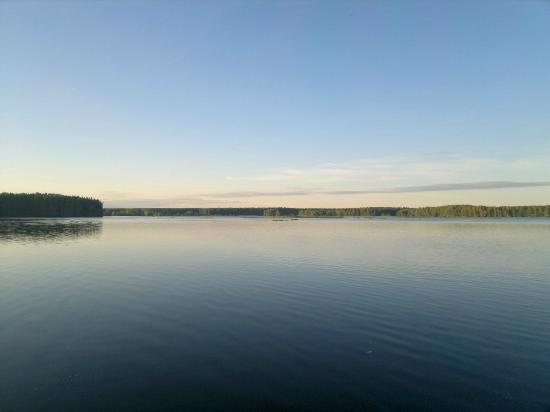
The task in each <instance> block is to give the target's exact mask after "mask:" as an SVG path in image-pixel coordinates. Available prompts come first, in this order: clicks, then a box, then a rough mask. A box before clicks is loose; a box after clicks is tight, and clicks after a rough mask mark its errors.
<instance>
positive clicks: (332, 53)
mask: <svg viewBox="0 0 550 412" xmlns="http://www.w3.org/2000/svg"><path fill="white" fill-rule="evenodd" d="M549 21H550V3H548V2H544V1H532V2H520V1H501V2H475V1H466V2H451V1H423V2H404V1H403V2H400V1H396V2H391V3H390V2H383V1H372V2H370V1H369V2H359V1H342V2H323V1H319V2H313V1H302V2H295V1H280V2H256V1H232V2H222V1H206V2H198V1H188V2H172V1H159V2H142V1H136V2H134V1H132V2H130V1H117V2H55V1H52V2H47V1H46V2H32V1H28V2H10V1H7V2H2V3H0V61H1V63H0V192H3V191H6V192H52V193H63V194H74V195H82V196H93V197H97V198H99V199H101V200H103V201H104V203H105V207H250V206H256V207H267V206H278V207H285V206H286V207H319V208H322V207H327V208H332V207H361V206H409V207H416V206H436V205H448V204H473V205H494V206H501V205H510V206H514V205H542V204H550V162H549V161H548V159H550V116H548V109H550V70H548V67H550V52H549V49H548V39H549V38H550V24H548V22H549Z"/></svg>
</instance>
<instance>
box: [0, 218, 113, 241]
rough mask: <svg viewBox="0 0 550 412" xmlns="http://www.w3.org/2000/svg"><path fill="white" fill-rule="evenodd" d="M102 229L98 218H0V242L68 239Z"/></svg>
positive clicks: (99, 231) (88, 234)
mask: <svg viewBox="0 0 550 412" xmlns="http://www.w3.org/2000/svg"><path fill="white" fill-rule="evenodd" d="M102 230H103V223H102V222H101V220H100V219H6V220H4V219H0V243H29V242H43V241H46V242H54V241H55V242H60V241H70V240H76V239H79V238H82V237H90V236H95V237H98V236H100V235H101V232H102Z"/></svg>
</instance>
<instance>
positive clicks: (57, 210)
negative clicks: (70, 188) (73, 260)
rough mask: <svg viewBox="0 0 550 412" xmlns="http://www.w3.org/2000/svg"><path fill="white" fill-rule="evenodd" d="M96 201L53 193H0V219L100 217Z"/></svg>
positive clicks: (101, 205)
mask: <svg viewBox="0 0 550 412" xmlns="http://www.w3.org/2000/svg"><path fill="white" fill-rule="evenodd" d="M101 216H103V203H102V202H101V201H99V200H97V199H92V198H88V197H80V196H64V195H58V194H53V193H0V217H101Z"/></svg>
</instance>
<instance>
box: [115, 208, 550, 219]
mask: <svg viewBox="0 0 550 412" xmlns="http://www.w3.org/2000/svg"><path fill="white" fill-rule="evenodd" d="M104 215H105V216H267V217H304V218H305V217H346V216H350V217H375V216H397V217H550V205H548V206H472V205H449V206H435V207H419V208H409V207H360V208H306V209H300V208H288V207H270V208H260V207H249V208H108V209H104Z"/></svg>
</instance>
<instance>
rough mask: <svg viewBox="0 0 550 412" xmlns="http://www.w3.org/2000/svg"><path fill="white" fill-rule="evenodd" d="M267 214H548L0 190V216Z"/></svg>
mask: <svg viewBox="0 0 550 412" xmlns="http://www.w3.org/2000/svg"><path fill="white" fill-rule="evenodd" d="M101 216H266V217H275V218H276V217H289V218H290V217H296V218H309V217H318V218H319V217H325V218H337V217H346V216H349V217H375V216H396V217H414V218H423V217H550V205H547V206H473V205H449V206H435V207H418V208H410V207H359V208H304V209H301V208H288V207H269V208H263V207H243V208H238V207H228V208H105V209H104V208H103V203H102V202H101V201H100V200H97V199H92V198H88V197H80V196H64V195H59V194H52V193H0V217H101Z"/></svg>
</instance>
